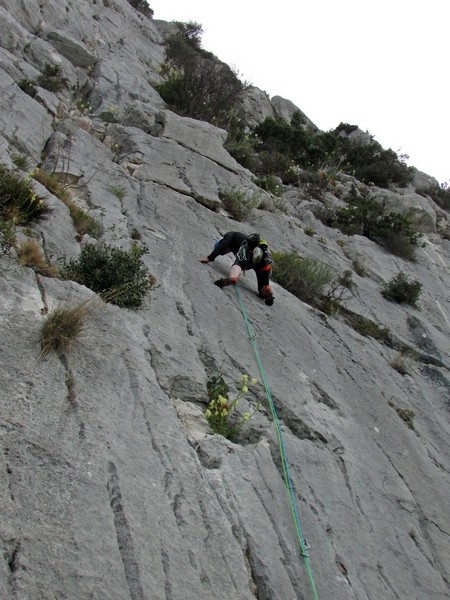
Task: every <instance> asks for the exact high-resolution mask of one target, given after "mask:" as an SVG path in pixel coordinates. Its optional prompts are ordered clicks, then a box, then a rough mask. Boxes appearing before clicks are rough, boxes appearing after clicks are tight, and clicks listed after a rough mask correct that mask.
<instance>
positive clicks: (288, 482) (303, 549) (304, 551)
mask: <svg viewBox="0 0 450 600" xmlns="http://www.w3.org/2000/svg"><path fill="white" fill-rule="evenodd" d="M234 288H235V290H236V296H237V299H238V302H239V306H240V309H241V313H242V317H243V319H244V322H245V325H246V327H247V331H248V334H249V338H250V342H251V344H252V347H253V351H254V353H255V358H256V362H257V363H258V368H259V372H260V374H261V380H262V382H263V385H264V389H265V391H266V396H267V400H268V401H269V405H270V412H271V413H272V417H273V422H274V423H275V428H276V432H277V439H278V446H279V449H280V455H281V464H282V467H283V478H284V483H285V486H286V490H287V492H288V496H289V504H290V507H291V512H292V517H293V519H294V525H295V530H296V532H297V537H298V539H299V542H300V553H301V555H302V556H303V559H304V561H305V566H306V571H307V573H308V576H309V580H310V582H311V587H312V591H313V594H314V598H315V600H318V595H317V590H316V586H315V584H314V578H313V574H312V571H311V566H310V564H309V553H308V550H309V549H310V546H309V544H308V542H307V541H306V540H305V538H304V537H303V534H302V528H301V525H300V518H299V516H298V511H297V505H296V502H295V495H294V489H293V484H292V479H291V475H290V472H289V463H288V460H287V454H286V447H285V444H284V439H283V433H282V431H281V426H280V421H279V419H278V415H277V411H276V409H275V405H274V402H273V399H272V394H271V393H270V388H269V384H268V382H267V377H266V373H265V370H264V366H263V364H262V361H261V357H260V355H259V351H258V346H257V345H256V336H255V333H254V331H253V327H252V325H251V323H250V320H249V318H248V316H247V311H246V309H245V305H244V301H243V299H242V295H241V292H240V291H239V286H237V285H235V286H234Z"/></svg>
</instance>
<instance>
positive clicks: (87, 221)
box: [34, 169, 102, 238]
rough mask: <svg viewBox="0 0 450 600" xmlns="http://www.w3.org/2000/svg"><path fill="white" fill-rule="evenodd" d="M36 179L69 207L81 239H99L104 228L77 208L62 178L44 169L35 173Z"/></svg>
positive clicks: (81, 209)
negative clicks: (89, 237)
mask: <svg viewBox="0 0 450 600" xmlns="http://www.w3.org/2000/svg"><path fill="white" fill-rule="evenodd" d="M34 178H35V179H36V181H39V183H41V184H42V185H43V186H44V187H46V188H47V189H48V191H49V192H51V193H52V194H54V195H55V196H56V197H57V198H59V199H60V200H61V201H62V202H64V204H65V205H66V206H67V208H68V209H69V212H70V216H71V218H72V222H73V225H74V227H75V229H76V230H77V233H78V235H79V236H80V237H82V236H83V235H85V234H88V235H90V236H91V237H93V238H98V237H99V236H100V234H101V232H102V228H101V226H100V224H99V223H97V221H96V220H95V219H94V218H93V217H91V216H90V215H89V214H88V213H87V212H86V211H85V210H84V209H83V208H81V207H80V206H77V205H76V204H75V202H74V201H73V200H72V196H71V194H70V192H69V188H68V186H67V185H65V184H64V183H63V182H61V180H60V178H59V177H58V176H57V175H56V174H54V173H47V172H46V171H43V170H42V169H38V170H37V171H36V172H35V173H34Z"/></svg>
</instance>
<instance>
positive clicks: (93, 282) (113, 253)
mask: <svg viewBox="0 0 450 600" xmlns="http://www.w3.org/2000/svg"><path fill="white" fill-rule="evenodd" d="M143 253H144V250H142V249H140V248H137V246H135V247H134V249H133V250H132V251H131V252H126V251H125V250H121V249H119V248H113V247H111V246H108V245H106V244H85V245H84V246H83V248H82V250H81V254H80V257H79V258H78V259H77V260H70V261H63V266H62V269H61V274H62V276H63V277H64V278H66V279H72V280H74V281H76V282H78V283H80V284H82V285H85V286H86V287H88V288H90V289H91V290H93V291H94V292H96V293H98V294H100V296H101V297H102V298H103V300H104V301H105V302H112V303H113V304H117V306H122V307H128V308H137V307H140V306H142V303H143V301H144V298H145V296H146V295H147V294H148V292H149V291H150V289H151V288H152V287H153V285H154V279H153V278H152V277H151V276H149V273H148V270H147V268H146V267H145V266H144V265H143V264H142V262H141V260H140V259H141V256H142V254H143Z"/></svg>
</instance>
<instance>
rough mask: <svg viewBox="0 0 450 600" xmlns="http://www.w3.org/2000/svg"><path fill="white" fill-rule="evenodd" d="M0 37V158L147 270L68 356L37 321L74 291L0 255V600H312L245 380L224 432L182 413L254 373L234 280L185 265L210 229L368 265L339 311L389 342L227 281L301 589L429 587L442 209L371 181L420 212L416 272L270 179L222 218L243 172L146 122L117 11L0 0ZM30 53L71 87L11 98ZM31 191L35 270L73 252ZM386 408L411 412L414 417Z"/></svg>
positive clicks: (446, 253) (158, 40)
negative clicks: (409, 297) (145, 283)
mask: <svg viewBox="0 0 450 600" xmlns="http://www.w3.org/2000/svg"><path fill="white" fill-rule="evenodd" d="M0 39H1V48H0V161H1V162H2V163H4V164H6V165H8V166H12V164H13V157H14V156H15V155H17V154H20V155H23V156H26V157H27V159H28V163H29V170H31V169H32V168H33V167H34V166H36V165H38V164H44V166H47V167H48V168H49V169H50V170H53V171H54V172H55V173H58V172H62V173H63V174H65V176H66V177H68V178H69V180H70V182H71V184H72V187H71V190H72V199H73V201H74V202H75V203H76V204H77V205H79V206H80V207H82V208H84V209H85V210H86V211H87V212H88V213H89V214H90V215H91V216H92V217H94V218H95V219H96V220H97V221H98V222H99V223H101V225H102V228H103V235H102V239H103V240H104V241H105V242H107V243H109V244H115V245H118V246H120V247H123V248H127V249H128V248H130V247H131V244H132V241H133V239H132V238H133V237H136V232H138V233H139V236H140V237H141V241H142V243H144V244H145V245H146V246H147V247H148V250H149V251H148V253H147V254H145V255H144V256H143V259H142V260H143V261H144V263H145V264H146V265H147V266H148V268H149V270H150V272H151V273H152V274H153V275H154V277H155V278H156V281H157V287H156V288H155V289H154V290H153V291H152V293H151V295H150V299H149V301H148V302H147V303H146V305H145V307H144V308H143V309H141V310H131V309H124V308H119V307H117V306H115V305H112V304H105V305H98V306H97V308H95V310H93V311H92V312H91V313H90V315H89V320H88V327H87V329H86V331H85V334H84V336H83V338H82V339H81V340H80V343H79V344H77V345H76V346H74V348H73V349H72V350H71V352H70V353H68V354H67V355H60V356H59V357H58V356H57V355H55V354H49V355H48V356H47V357H45V358H41V359H39V354H40V344H39V332H40V328H41V326H42V323H43V322H44V320H45V318H46V314H45V313H46V311H47V310H51V309H52V308H53V307H55V306H58V304H59V303H61V302H69V303H76V302H79V301H81V300H83V299H85V298H88V297H92V296H93V293H92V292H91V291H90V290H88V289H87V288H84V287H82V286H80V285H78V284H76V283H73V282H70V281H63V280H60V279H57V278H48V277H43V276H42V275H37V274H36V273H35V272H34V271H33V270H32V269H31V268H28V267H23V266H21V265H20V264H19V262H18V260H17V257H16V255H15V253H14V252H12V253H11V254H10V255H5V254H4V255H0V269H1V277H0V323H1V326H0V346H1V354H0V382H1V387H0V450H1V451H0V514H1V518H0V598H2V599H3V598H4V599H5V600H6V599H8V600H9V599H11V600H44V599H45V600H50V599H55V598H59V599H61V600H62V599H66V600H88V599H96V600H100V599H102V600H129V599H131V600H155V599H158V600H159V599H161V600H162V599H164V600H225V599H236V600H251V599H254V598H258V599H259V600H293V599H304V600H307V599H310V598H313V597H314V596H313V591H312V588H311V584H310V581H309V578H308V575H307V572H306V568H305V562H304V560H303V558H302V556H301V555H300V548H299V543H298V539H297V537H296V533H295V529H294V524H293V520H292V516H291V509H290V506H289V501H288V497H287V493H286V489H285V485H284V482H283V474H282V470H281V463H280V453H279V449H278V445H277V436H276V432H275V428H274V423H273V421H272V418H271V416H270V412H269V409H268V405H267V401H266V398H265V396H264V389H263V387H262V385H261V384H259V386H258V391H257V393H256V394H255V395H254V396H251V397H250V400H249V402H250V406H253V407H254V406H255V405H256V403H257V401H258V400H261V402H262V406H261V408H260V409H259V410H258V411H257V414H256V415H255V417H254V418H253V419H251V421H249V422H248V424H247V429H246V430H245V431H244V432H243V436H242V440H241V443H236V444H234V443H231V442H229V441H228V440H226V439H225V438H223V437H221V436H219V435H213V434H212V431H211V430H210V429H209V428H208V425H207V422H206V420H205V418H204V416H203V411H204V409H205V406H206V404H207V402H208V397H207V393H206V381H207V379H208V377H209V376H210V375H211V374H214V373H217V372H219V371H221V372H222V373H223V374H224V377H225V379H226V380H227V381H229V382H232V381H233V380H235V379H236V378H239V377H240V376H241V374H242V373H248V374H249V375H250V376H252V377H255V378H257V379H259V380H260V379H261V377H260V374H259V372H258V367H257V363H256V360H255V356H254V354H253V350H252V345H251V343H250V341H249V338H248V335H247V331H246V328H245V323H244V321H243V318H242V315H241V310H240V307H239V304H238V302H237V299H236V295H235V293H234V291H233V290H230V289H229V288H228V289H226V290H224V291H222V290H220V289H218V288H217V287H216V286H214V285H213V282H214V280H215V279H217V278H218V277H221V276H223V275H224V274H225V273H227V272H228V267H229V265H230V259H229V258H227V257H222V258H219V259H217V260H216V261H215V262H214V264H212V265H202V264H200V262H199V261H198V258H199V257H201V256H204V255H205V254H207V253H208V252H209V251H210V249H211V247H212V243H213V241H214V240H215V239H217V238H218V237H219V236H220V235H221V234H223V233H225V232H226V231H229V230H234V229H241V230H242V231H244V232H247V233H251V232H253V231H259V232H261V233H262V234H263V236H264V238H266V239H267V240H268V241H269V243H270V245H271V247H272V248H273V249H274V250H291V249H295V250H298V251H299V252H300V253H301V254H302V255H310V256H314V257H316V258H318V259H320V260H323V261H324V262H326V263H327V264H329V265H331V266H333V267H334V268H335V269H336V271H337V272H342V271H344V270H345V269H351V266H352V261H353V260H354V259H355V258H358V259H360V260H361V261H363V262H364V263H365V265H366V270H367V276H365V277H359V276H358V275H356V274H354V280H355V282H356V283H357V286H358V287H357V290H358V294H357V295H356V296H355V297H354V298H353V299H352V300H351V302H350V303H349V304H348V306H347V310H348V311H349V314H350V315H352V317H353V318H356V317H357V316H358V315H361V316H363V317H365V318H367V319H371V320H372V321H375V322H377V323H379V324H380V325H381V326H383V327H388V328H389V330H390V332H391V337H390V342H389V344H384V343H382V342H380V341H378V340H376V339H374V338H373V337H365V336H362V335H360V334H359V333H357V332H356V331H355V330H354V329H353V328H351V327H349V325H348V324H347V322H346V321H345V320H344V319H343V317H342V316H339V315H338V316H337V317H335V318H333V317H327V316H326V315H324V314H323V313H321V312H320V311H318V310H316V309H314V308H312V307H311V306H309V305H307V304H305V303H303V302H301V301H300V300H298V299H297V298H296V297H295V296H293V295H292V294H290V293H288V292H287V291H285V290H284V289H283V288H282V287H280V286H278V285H276V284H274V290H275V296H276V299H275V304H274V306H273V307H271V308H270V309H269V308H268V307H266V306H265V305H264V303H262V302H261V301H260V300H259V298H258V297H257V295H256V294H255V280H254V274H253V273H249V274H248V275H247V276H246V277H244V278H243V279H242V283H241V285H240V292H241V294H242V297H243V300H244V303H245V306H246V310H247V313H248V316H249V319H250V321H251V323H252V325H253V328H254V332H255V340H256V343H257V345H258V348H259V352H260V356H261V359H262V361H263V363H264V367H265V370H266V373H267V378H268V382H269V385H270V389H271V392H272V396H273V399H274V403H275V406H276V407H277V411H278V416H279V419H280V422H281V425H282V431H283V436H284V439H285V445H286V451H287V455H288V459H289V464H290V470H291V476H292V481H293V486H294V489H295V496H296V501H297V505H298V512H299V515H300V520H301V524H302V529H303V534H304V536H305V537H306V538H307V540H308V543H309V544H310V546H311V549H310V551H309V554H310V557H309V560H310V566H311V571H312V573H313V576H314V581H315V584H316V587H317V594H318V597H319V598H321V600H349V599H354V600H368V599H369V598H370V599H372V600H381V599H383V600H400V599H402V600H404V599H412V598H414V599H417V600H429V599H433V600H444V599H445V598H448V597H449V595H450V513H449V490H450V473H449V464H450V436H449V434H450V423H449V409H450V376H449V368H450V343H449V333H450V296H449V293H450V292H449V267H450V242H449V241H448V240H445V239H443V238H442V237H440V236H439V235H437V234H436V233H435V231H436V222H437V221H438V220H440V219H441V220H442V219H446V218H447V219H448V213H447V215H445V214H444V213H443V211H440V210H439V209H438V207H436V206H435V205H433V204H432V202H431V200H428V201H426V202H424V200H423V198H422V197H420V196H417V194H416V193H415V190H414V188H413V187H411V188H410V189H408V190H407V191H406V192H401V191H396V192H395V193H394V192H383V193H384V194H385V195H386V202H391V203H396V205H397V204H398V205H400V204H401V203H403V204H406V208H407V207H410V206H413V207H414V211H415V214H418V215H419V216H420V218H418V222H420V223H423V231H424V232H425V233H424V241H425V244H424V246H423V247H420V248H419V249H418V255H417V261H416V262H415V263H410V262H406V261H404V260H402V259H401V258H399V257H395V256H394V255H392V254H390V253H388V252H386V251H385V250H383V249H382V248H381V247H380V246H377V245H376V244H375V243H373V242H370V241H369V240H367V239H365V238H362V237H358V236H353V237H347V236H345V235H343V234H341V233H340V232H339V231H338V230H335V229H329V228H327V227H326V226H325V225H322V223H321V222H319V221H317V220H316V219H315V218H314V217H313V215H312V213H311V212H310V211H309V210H308V208H309V206H310V203H309V202H308V201H307V200H305V199H302V198H300V197H299V194H298V190H295V189H294V190H290V191H289V192H288V193H287V194H286V202H287V210H286V211H284V212H282V211H279V210H276V209H274V210H272V211H268V210H255V212H254V215H253V217H252V218H251V220H250V221H245V222H243V223H236V222H235V221H233V220H232V219H231V218H230V216H229V215H228V214H227V213H226V212H225V211H224V210H223V209H222V208H221V203H220V197H219V191H220V190H221V189H224V188H226V187H229V186H238V187H239V188H240V189H243V190H247V191H249V192H253V191H254V190H256V189H257V188H256V186H255V184H254V183H253V176H252V173H250V172H249V171H247V170H246V169H244V168H243V167H241V166H240V165H239V164H238V163H237V162H236V161H235V160H234V159H233V158H232V157H231V156H230V155H229V154H228V153H227V151H226V150H225V149H224V147H223V143H224V140H225V135H226V134H225V132H224V131H222V130H220V129H217V128H215V127H213V126H212V125H210V124H208V123H203V122H199V121H195V120H192V119H188V118H181V117H179V116H177V115H175V114H174V113H172V112H170V111H168V110H167V108H166V106H165V104H164V102H163V101H162V99H161V98H160V96H159V95H158V93H157V92H156V91H155V89H154V86H155V85H156V84H157V83H158V82H159V81H160V76H159V75H158V68H159V66H160V65H161V63H162V62H163V60H164V45H163V38H162V34H161V33H160V31H159V29H158V23H157V22H156V21H155V22H154V21H152V20H151V19H150V18H149V16H148V15H145V14H142V13H141V12H139V11H138V10H136V9H134V8H133V7H132V6H131V5H130V3H129V2H127V1H126V0H108V1H106V0H103V1H101V0H97V1H87V0H77V1H76V2H72V1H71V0H58V1H56V0H55V1H53V0H48V1H46V2H39V1H38V0H20V1H17V2H11V0H0ZM46 63H52V64H55V63H56V64H59V65H60V66H61V67H62V71H63V73H64V76H65V77H67V78H68V80H69V85H70V87H69V88H68V89H66V90H63V91H61V92H57V93H54V92H49V91H48V90H45V89H43V88H40V87H38V88H37V93H36V95H35V96H34V97H33V98H32V97H30V95H27V94H26V93H24V92H23V91H22V90H21V89H20V87H19V86H18V83H19V82H20V80H21V79H23V78H28V79H35V78H36V77H37V76H38V75H39V74H40V73H41V72H42V69H43V68H44V66H45V64H46ZM256 92H257V91H256V90H255V89H254V88H253V89H252V91H251V94H252V96H251V102H250V104H253V105H254V107H255V114H260V115H262V116H267V115H270V114H271V111H272V110H273V111H274V112H273V114H276V110H277V107H278V108H279V107H280V106H284V107H285V109H286V107H287V106H288V105H289V103H288V102H284V103H283V102H282V101H281V100H280V99H277V102H275V103H274V104H273V105H270V102H269V100H268V99H267V97H264V94H262V93H261V104H260V105H258V102H257V98H258V93H256ZM81 99H83V101H85V100H84V99H87V101H88V102H89V104H90V108H89V109H86V108H85V107H84V106H82V104H83V102H82V101H81ZM64 144H65V145H64ZM68 150H70V153H69V151H68ZM64 152H65V154H64ZM69 154H70V156H69ZM62 159H65V163H64V165H63V164H62ZM24 174H25V173H24ZM424 177H426V176H424V175H423V174H422V179H423V178H424ZM351 183H352V182H351V178H347V179H346V178H343V179H342V181H340V183H339V185H341V186H344V187H345V186H347V187H349V186H350V185H351ZM36 189H37V191H38V192H39V193H40V194H41V195H44V196H45V197H46V198H47V201H48V203H49V204H50V205H51V206H52V208H53V212H52V213H51V215H50V216H49V218H48V219H47V220H45V221H42V222H41V223H40V224H35V225H33V226H31V228H30V230H28V231H25V232H24V231H23V228H19V233H18V234H19V235H22V236H24V235H26V234H27V235H32V236H33V237H35V238H36V239H38V240H39V242H40V244H41V245H42V247H43V249H44V250H45V253H46V256H47V258H48V259H49V260H51V261H52V262H54V263H56V262H57V261H58V259H59V258H61V257H66V258H73V257H77V256H78V255H79V253H80V248H81V244H83V243H85V242H86V241H89V238H88V236H84V238H83V239H82V240H81V241H80V239H79V236H77V232H76V231H75V228H74V225H73V223H72V220H71V217H70V214H69V210H68V208H67V207H66V205H65V204H63V203H62V202H61V201H60V200H59V199H58V198H56V197H55V196H52V195H51V193H50V192H48V191H47V190H46V189H45V188H44V187H43V186H41V185H40V184H38V183H36ZM119 189H120V193H118V190H119ZM267 201H268V204H270V198H267ZM305 225H309V226H310V227H313V228H314V230H315V231H316V235H314V236H313V237H311V236H308V235H306V234H305V232H304V227H305ZM399 269H403V270H404V271H405V272H406V273H407V274H408V275H410V276H411V277H413V278H414V279H417V280H419V281H421V282H422V284H423V293H422V296H421V298H420V301H419V307H418V308H413V307H410V306H407V305H399V304H394V303H391V302H388V301H387V300H385V299H384V298H383V296H382V295H381V294H380V286H381V285H382V284H383V283H385V282H386V281H388V280H389V279H391V278H392V277H393V275H394V274H395V273H397V272H398V270H399ZM402 349H403V350H405V349H407V350H411V351H414V355H415V360H414V361H413V362H412V363H411V365H410V368H409V369H408V373H407V374H405V375H402V374H401V373H399V372H398V371H397V370H396V369H394V368H393V367H392V366H391V364H392V363H393V361H394V360H395V359H396V358H397V357H398V352H399V350H402ZM243 408H247V406H246V405H245V404H244V407H243ZM395 408H398V409H408V410H412V411H414V413H415V418H414V429H411V428H409V427H407V425H406V424H405V422H404V421H403V420H402V419H401V418H399V415H398V414H397V411H396V410H395Z"/></svg>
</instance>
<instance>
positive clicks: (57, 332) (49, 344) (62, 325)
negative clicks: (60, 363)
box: [40, 299, 95, 357]
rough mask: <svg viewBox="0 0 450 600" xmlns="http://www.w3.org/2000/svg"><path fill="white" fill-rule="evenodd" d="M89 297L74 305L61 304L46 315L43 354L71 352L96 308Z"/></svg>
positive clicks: (42, 355)
mask: <svg viewBox="0 0 450 600" xmlns="http://www.w3.org/2000/svg"><path fill="white" fill-rule="evenodd" d="M94 306H95V305H94V304H93V300H92V299H89V300H86V301H84V302H80V303H79V304H76V305H74V306H71V305H68V304H61V305H59V306H57V307H56V308H54V309H53V310H51V311H50V312H49V313H48V314H47V316H46V317H45V321H44V323H43V325H42V329H41V335H40V338H41V354H40V357H44V356H47V354H49V353H50V352H55V353H56V354H61V353H66V352H69V351H70V350H71V349H72V347H73V345H74V344H75V343H76V342H77V341H79V340H80V338H81V337H82V335H83V334H84V332H85V330H86V323H87V318H88V315H89V314H90V312H91V311H92V310H93V308H94Z"/></svg>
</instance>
